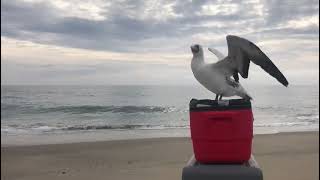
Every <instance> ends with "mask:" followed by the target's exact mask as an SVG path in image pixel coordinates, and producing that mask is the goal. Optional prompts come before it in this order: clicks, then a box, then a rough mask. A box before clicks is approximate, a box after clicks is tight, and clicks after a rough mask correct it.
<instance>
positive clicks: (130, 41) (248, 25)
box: [1, 0, 319, 51]
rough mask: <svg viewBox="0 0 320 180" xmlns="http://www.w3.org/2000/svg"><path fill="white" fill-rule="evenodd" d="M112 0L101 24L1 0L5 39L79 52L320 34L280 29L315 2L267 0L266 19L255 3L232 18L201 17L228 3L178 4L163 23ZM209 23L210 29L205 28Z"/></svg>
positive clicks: (138, 7)
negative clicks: (207, 8)
mask: <svg viewBox="0 0 320 180" xmlns="http://www.w3.org/2000/svg"><path fill="white" fill-rule="evenodd" d="M111 2H112V3H111V7H110V8H108V14H104V15H105V16H108V17H107V18H106V19H105V20H102V21H95V20H89V19H83V18H79V17H62V16H60V15H59V13H61V12H59V11H58V10H57V9H56V8H55V7H54V6H53V5H52V4H50V2H48V3H45V2H40V3H39V2H37V3H35V2H34V3H28V2H22V1H1V20H2V21H1V35H2V36H5V37H11V38H16V39H22V40H28V41H33V42H37V43H44V44H55V45H59V46H67V47H75V48H85V49H98V50H112V51H141V49H145V48H148V47H146V44H145V41H147V40H150V39H155V40H154V42H153V43H154V44H157V45H159V46H163V45H165V44H163V43H162V42H161V43H160V42H159V41H157V39H161V38H167V39H168V40H169V39H180V40H181V41H180V42H179V43H180V44H177V46H179V45H180V46H181V45H182V44H183V41H185V40H186V39H187V38H188V37H191V36H193V35H195V34H200V33H214V34H216V36H224V35H226V34H229V33H234V34H241V35H246V34H248V37H249V38H251V39H252V40H256V39H257V35H259V36H260V37H272V36H276V37H275V38H279V37H281V38H283V36H284V35H286V36H287V37H294V38H300V37H301V36H306V37H308V36H312V37H313V38H314V37H318V32H319V27H318V26H310V27H305V28H303V29H297V28H293V27H286V28H280V29H279V27H278V25H281V24H283V23H286V22H288V21H289V20H292V19H297V18H300V17H304V16H311V15H317V13H318V11H319V9H318V5H317V4H319V3H318V2H317V1H314V0H305V1H297V2H296V1H265V2H264V3H263V4H262V5H263V9H264V12H265V13H266V14H265V15H263V16H262V17H257V15H255V14H254V13H253V12H255V11H257V10H256V9H255V8H254V7H255V6H256V5H257V4H254V3H248V2H245V1H243V2H242V1H241V2H239V1H229V3H237V6H238V8H237V11H236V13H234V14H215V15H201V14H199V13H200V12H201V10H202V6H203V5H206V4H208V3H209V2H210V4H213V5H219V4H220V5H221V4H222V3H225V2H221V1H215V2H213V1H191V2H189V1H182V0H179V1H176V2H175V5H173V7H172V9H173V12H174V13H175V14H177V15H179V16H178V17H177V18H172V19H167V20H164V21H160V20H156V19H153V18H145V19H139V18H138V17H134V16H135V15H136V16H138V15H139V12H141V13H142V12H143V11H145V9H144V8H146V7H145V5H144V2H145V1H132V0H128V1H124V2H122V3H121V2H113V1H111ZM168 2H170V1H168ZM130 14H131V15H133V16H130ZM205 23H211V24H212V25H211V26H206V25H205ZM215 24H216V25H215ZM266 28H267V29H266ZM301 38H304V37H301ZM215 43H217V42H215ZM221 43H222V42H221ZM220 45H221V44H220Z"/></svg>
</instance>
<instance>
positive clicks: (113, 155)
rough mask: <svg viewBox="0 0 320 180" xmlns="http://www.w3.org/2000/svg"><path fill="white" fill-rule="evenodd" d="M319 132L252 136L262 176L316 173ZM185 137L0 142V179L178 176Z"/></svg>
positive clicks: (279, 179) (304, 177) (305, 179)
mask: <svg viewBox="0 0 320 180" xmlns="http://www.w3.org/2000/svg"><path fill="white" fill-rule="evenodd" d="M318 142H319V132H296V133H280V134H272V135H256V136H255V137H254V141H253V143H254V149H253V154H254V155H255V158H256V160H257V161H258V163H259V165H260V166H261V168H262V170H263V174H264V179H265V180H285V179H288V180H289V179H290V180H315V179H318V178H319V170H318V169H319V143H318ZM191 155H192V144H191V140H190V139H189V138H154V139H139V140H121V141H105V142H88V143H72V144H56V145H37V146H16V147H14V146H11V147H1V179H2V180H22V179H23V180H29V179H30V180H43V179H46V180H53V179H70V180H88V179H95V180H99V179H101V180H102V179H104V180H105V179H110V180H123V179H132V180H138V179H139V180H144V179H145V180H149V179H152V180H157V179H159V180H160V179H161V180H163V179H173V180H174V179H176V180H178V179H181V170H182V168H183V166H184V165H185V164H186V162H187V161H188V159H189V158H190V156H191Z"/></svg>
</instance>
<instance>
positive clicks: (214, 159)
mask: <svg viewBox="0 0 320 180" xmlns="http://www.w3.org/2000/svg"><path fill="white" fill-rule="evenodd" d="M226 102H227V103H228V104H224V105H221V104H218V103H217V101H214V100H196V99H192V100H191V101H190V106H189V107H190V128H191V139H192V143H193V151H194V155H195V158H196V160H197V161H198V162H200V163H243V162H245V161H248V160H249V159H250V155H251V144H252V137H253V115H252V110H251V103H250V101H247V100H243V99H232V100H228V101H225V100H223V103H226Z"/></svg>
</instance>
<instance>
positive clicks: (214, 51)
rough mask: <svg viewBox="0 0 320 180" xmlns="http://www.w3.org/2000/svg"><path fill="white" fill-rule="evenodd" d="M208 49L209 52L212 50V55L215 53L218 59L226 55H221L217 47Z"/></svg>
mask: <svg viewBox="0 0 320 180" xmlns="http://www.w3.org/2000/svg"><path fill="white" fill-rule="evenodd" d="M208 50H209V51H210V52H212V53H213V54H214V55H216V56H217V58H218V60H219V61H220V60H222V59H223V58H225V57H226V56H225V55H223V54H222V53H221V52H220V51H218V50H217V49H214V48H208Z"/></svg>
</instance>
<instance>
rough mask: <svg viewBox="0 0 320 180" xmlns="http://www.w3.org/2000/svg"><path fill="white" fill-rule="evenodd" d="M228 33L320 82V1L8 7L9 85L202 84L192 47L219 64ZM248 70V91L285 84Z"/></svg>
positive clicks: (42, 1)
mask: <svg viewBox="0 0 320 180" xmlns="http://www.w3.org/2000/svg"><path fill="white" fill-rule="evenodd" d="M227 34H233V35H238V36H241V37H244V38H247V39H249V40H251V41H252V42H254V43H255V44H257V45H258V46H259V47H260V48H261V49H262V51H264V52H265V53H266V54H267V55H268V56H269V57H270V59H271V60H272V61H273V62H274V63H275V64H276V65H277V66H278V68H279V69H280V70H281V71H282V72H283V73H284V75H285V76H286V77H287V79H288V81H289V83H290V84H293V85H295V84H319V76H318V73H319V1H318V0H297V1H293V0H250V1H249V0H248V1H236V0H233V1H232V0H231V1H228V0H212V1H205V0H202V1H201V0H198V1H190V0H189V1H188V0H176V1H174V0H151V1H145V0H117V1H116V0H115V1H112V0H104V1H103V0H91V1H85V0H83V1H80V0H66V1H63V0H2V1H1V84H104V85H110V84H139V85H142V84H156V85H158V84H169V85H190V84H197V82H196V80H195V79H194V77H193V74H192V72H191V68H190V62H191V58H192V54H191V51H190V45H191V44H194V43H199V44H201V45H203V46H204V48H205V57H206V61H208V62H215V61H216V59H215V57H214V56H213V55H212V54H210V53H209V52H208V51H206V49H207V47H213V48H216V49H218V50H220V51H222V52H223V53H224V54H227V46H226V40H225V37H226V35H227ZM250 68H251V70H250V73H249V76H250V77H249V79H248V80H241V82H244V83H245V84H246V85H249V86H250V85H252V86H253V85H257V84H278V83H277V81H276V80H275V79H273V78H272V77H270V76H269V75H268V74H266V73H265V72H264V71H263V70H262V69H260V68H258V67H256V66H254V65H253V64H252V65H251V67H250ZM279 86H281V85H280V84H279Z"/></svg>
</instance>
